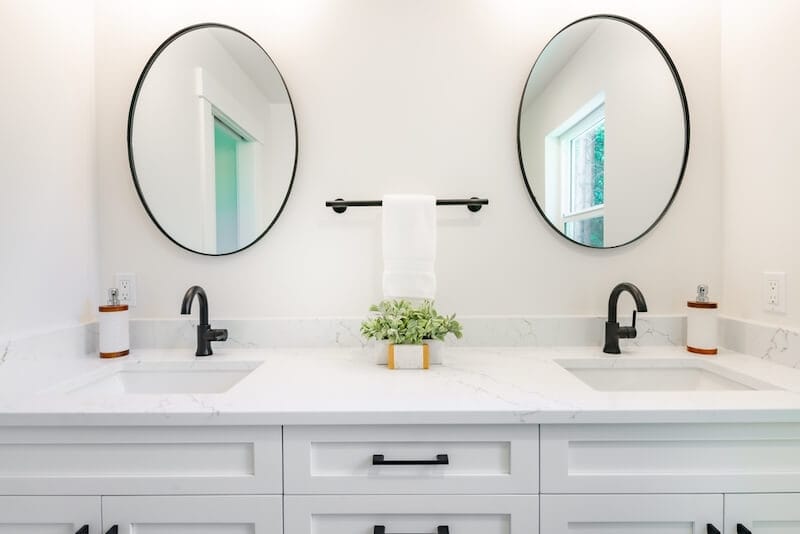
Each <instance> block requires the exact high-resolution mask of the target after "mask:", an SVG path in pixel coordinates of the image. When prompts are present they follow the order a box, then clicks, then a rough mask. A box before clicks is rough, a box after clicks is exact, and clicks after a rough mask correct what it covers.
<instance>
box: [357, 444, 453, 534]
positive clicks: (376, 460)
mask: <svg viewBox="0 0 800 534" xmlns="http://www.w3.org/2000/svg"><path fill="white" fill-rule="evenodd" d="M449 464H450V458H448V456H447V455H446V454H437V455H436V459H435V460H386V459H385V458H384V457H383V455H382V454H373V455H372V465H449ZM376 534H377V533H376ZM439 534H441V533H439ZM444 534H447V533H444Z"/></svg>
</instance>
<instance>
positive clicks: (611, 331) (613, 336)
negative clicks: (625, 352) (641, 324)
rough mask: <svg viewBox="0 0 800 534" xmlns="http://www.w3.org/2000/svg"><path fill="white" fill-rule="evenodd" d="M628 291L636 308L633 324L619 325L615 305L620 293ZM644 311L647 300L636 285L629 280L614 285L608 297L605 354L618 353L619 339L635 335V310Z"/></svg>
mask: <svg viewBox="0 0 800 534" xmlns="http://www.w3.org/2000/svg"><path fill="white" fill-rule="evenodd" d="M624 292H628V293H630V295H631V296H632V297H633V300H634V302H635V304H636V309H635V310H634V311H633V324H631V326H620V325H619V323H618V322H617V305H618V304H619V297H620V295H622V293H624ZM637 311H638V312H646V311H647V302H646V301H645V300H644V295H642V292H641V291H640V290H639V288H638V287H636V286H635V285H633V284H631V283H630V282H623V283H621V284H617V285H616V286H614V289H612V290H611V295H610V296H609V297H608V320H607V321H606V338H605V344H604V345H603V352H605V353H607V354H620V350H619V340H620V338H623V339H632V338H635V337H636V312H637Z"/></svg>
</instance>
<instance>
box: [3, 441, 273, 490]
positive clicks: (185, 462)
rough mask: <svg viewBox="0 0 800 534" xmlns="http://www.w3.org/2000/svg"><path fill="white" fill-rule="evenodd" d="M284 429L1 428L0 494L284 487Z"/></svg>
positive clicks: (271, 488)
mask: <svg viewBox="0 0 800 534" xmlns="http://www.w3.org/2000/svg"><path fill="white" fill-rule="evenodd" d="M281 449H282V441H281V427H279V426H271V427H260V426H229V427H225V426H207V427H203V426H169V427H159V426H136V427H115V426H96V427H58V426H54V427H3V428H2V429H0V495H170V494H177V495H199V494H212V495H214V494H260V495H267V494H276V495H280V494H281V493H282V492H283V481H282V477H283V471H282V460H281V458H282V453H281Z"/></svg>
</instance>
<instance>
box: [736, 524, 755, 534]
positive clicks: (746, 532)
mask: <svg viewBox="0 0 800 534" xmlns="http://www.w3.org/2000/svg"><path fill="white" fill-rule="evenodd" d="M736 534H753V533H752V532H750V529H749V528H747V527H746V526H744V525H743V524H741V523H739V524H737V525H736Z"/></svg>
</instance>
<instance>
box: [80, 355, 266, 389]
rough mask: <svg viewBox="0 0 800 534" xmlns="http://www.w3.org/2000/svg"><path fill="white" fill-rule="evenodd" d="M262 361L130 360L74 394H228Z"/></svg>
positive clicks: (92, 380) (94, 379) (93, 380)
mask: <svg viewBox="0 0 800 534" xmlns="http://www.w3.org/2000/svg"><path fill="white" fill-rule="evenodd" d="M260 363H261V362H196V361H192V362H129V363H128V362H126V363H124V364H123V365H122V366H121V367H120V368H119V369H116V370H114V371H113V372H111V373H104V374H103V375H102V376H100V377H97V378H94V377H93V379H91V380H90V381H88V382H86V383H84V384H82V385H79V386H77V387H73V388H71V389H70V392H71V393H92V394H98V395H104V394H105V395H119V394H134V395H137V394H138V395H170V394H192V393H195V394H200V393H206V394H214V393H225V392H226V391H228V390H230V389H231V388H232V387H233V386H235V385H236V384H238V383H239V382H240V381H241V380H242V379H244V378H245V377H246V376H247V375H249V374H250V373H251V372H252V371H253V370H254V369H255V368H256V367H258V366H259V364H260Z"/></svg>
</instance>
